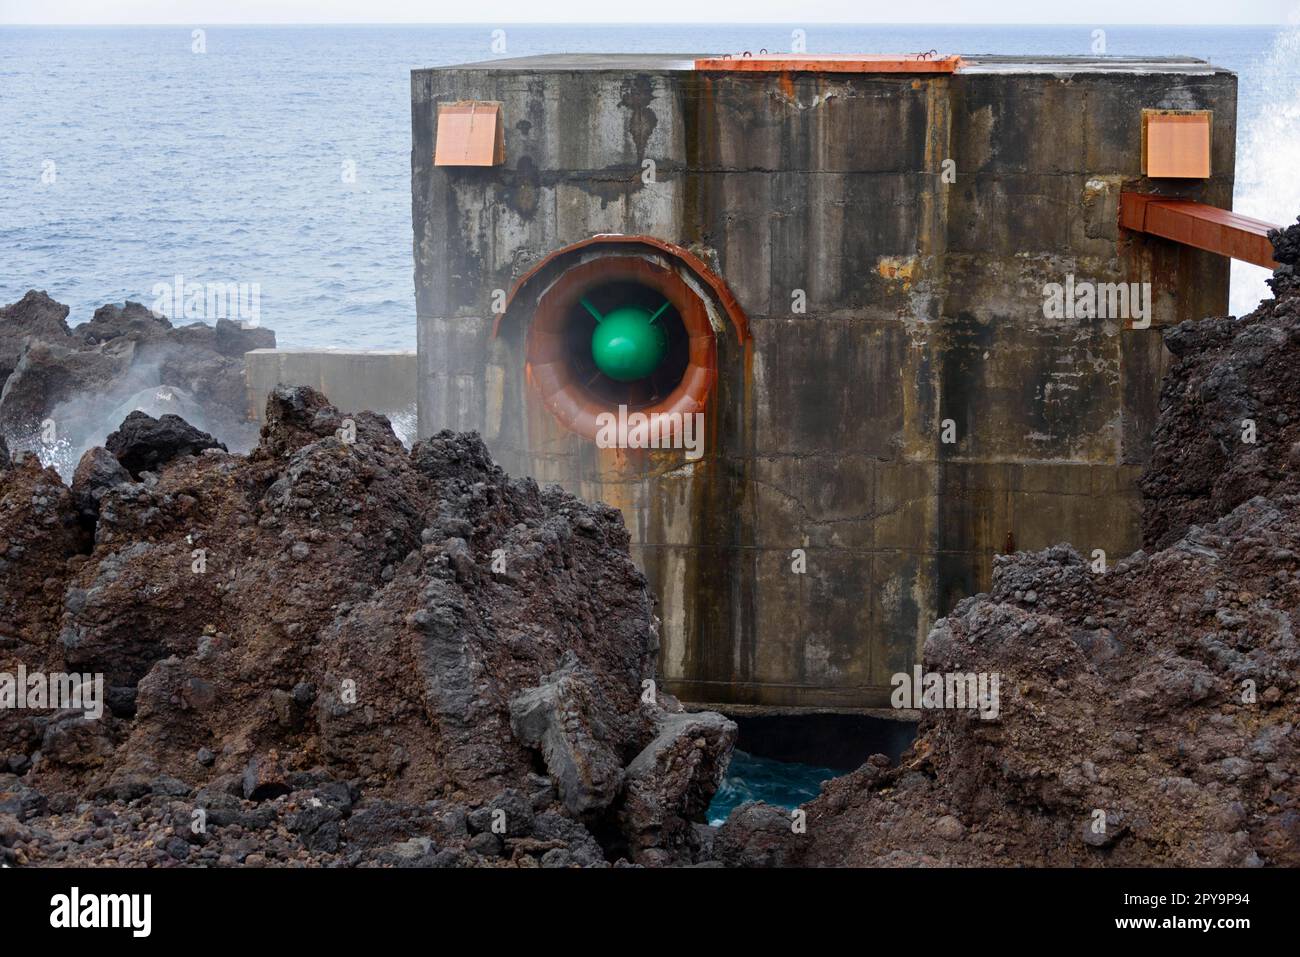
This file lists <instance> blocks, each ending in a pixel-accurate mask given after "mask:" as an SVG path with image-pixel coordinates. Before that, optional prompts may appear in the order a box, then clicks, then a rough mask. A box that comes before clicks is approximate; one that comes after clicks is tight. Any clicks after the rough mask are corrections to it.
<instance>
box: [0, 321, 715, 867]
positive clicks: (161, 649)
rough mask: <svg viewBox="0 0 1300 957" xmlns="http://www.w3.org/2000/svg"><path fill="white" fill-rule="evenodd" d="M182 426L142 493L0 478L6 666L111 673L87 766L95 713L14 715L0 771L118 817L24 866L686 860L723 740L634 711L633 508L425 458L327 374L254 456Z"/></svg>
mask: <svg viewBox="0 0 1300 957" xmlns="http://www.w3.org/2000/svg"><path fill="white" fill-rule="evenodd" d="M133 321H134V320H133ZM139 321H140V322H143V321H144V320H142V319H141V320H139ZM148 328H149V327H148V326H147V325H145V326H143V331H144V332H148ZM142 334H143V333H142ZM165 419H166V417H163V419H159V420H150V419H148V418H147V417H144V416H132V417H128V420H127V422H125V423H123V429H122V430H120V433H119V435H118V437H117V438H115V439H114V441H113V443H112V445H113V448H114V449H115V450H116V451H117V453H118V457H119V459H120V460H121V463H122V465H123V466H124V467H125V468H127V469H132V470H133V472H134V474H135V475H136V476H138V477H141V478H142V479H143V480H142V481H131V480H129V479H128V478H127V477H126V476H124V475H123V474H122V473H120V472H117V471H115V470H114V469H113V468H112V463H111V461H110V460H109V459H108V458H107V455H108V453H107V452H106V451H103V450H100V451H95V452H92V453H90V454H88V455H87V456H86V457H85V459H84V461H83V465H84V466H85V467H84V469H82V470H80V471H79V475H80V477H81V478H80V480H79V481H78V482H77V483H76V492H75V494H74V492H73V491H71V490H69V489H68V488H66V487H65V486H63V485H62V483H61V482H60V481H59V479H58V476H57V474H55V473H54V472H53V471H52V470H42V469H40V468H39V465H38V464H37V463H35V461H34V460H31V461H29V462H27V463H23V464H20V465H16V466H14V467H13V468H11V469H9V470H8V471H6V472H3V473H0V492H2V493H3V497H0V541H3V542H9V541H12V542H13V543H14V544H15V545H17V547H18V548H19V549H20V552H19V555H18V557H21V558H23V559H24V562H23V564H22V566H21V573H20V574H18V575H15V576H12V577H8V578H5V579H4V580H3V584H0V600H2V601H4V602H5V603H6V604H5V606H4V607H5V609H6V610H8V609H10V608H12V609H14V610H15V611H16V612H18V617H17V619H16V620H17V622H18V625H19V626H20V627H19V628H18V635H19V643H18V644H17V645H16V646H15V649H16V650H15V654H14V656H13V657H11V658H10V659H6V660H14V658H16V656H17V654H21V656H22V661H23V662H25V663H26V664H27V665H28V667H30V668H46V669H67V670H76V671H78V672H82V673H99V674H103V675H104V676H105V684H106V686H107V687H108V688H109V689H112V691H111V692H110V693H109V695H108V697H109V701H110V712H109V713H106V715H105V716H104V718H103V719H102V729H99V731H97V733H96V734H95V735H93V736H91V737H89V738H87V740H86V741H85V742H84V743H85V744H86V745H87V747H84V748H81V749H79V750H77V753H76V754H74V753H73V751H74V749H72V748H71V747H70V745H72V744H73V742H74V741H75V740H77V739H76V738H75V737H74V735H78V734H85V733H86V732H85V731H84V730H82V729H81V728H80V726H77V725H73V724H69V725H68V726H67V727H66V729H65V728H63V727H62V725H60V730H59V732H58V733H57V734H56V736H55V738H54V739H52V741H53V743H54V744H55V745H56V746H55V747H54V748H53V749H52V750H51V751H50V753H45V752H44V751H43V750H42V744H43V742H44V741H45V740H46V736H45V733H44V731H43V730H42V729H43V728H44V725H42V726H41V727H40V728H37V727H33V726H32V725H33V720H34V719H33V718H32V717H31V716H27V717H24V718H18V717H15V716H14V713H13V712H0V746H2V747H3V748H5V749H6V751H5V753H3V754H0V757H8V756H12V757H13V758H15V759H17V760H18V761H19V763H20V764H22V762H24V761H26V762H28V765H29V766H30V767H29V769H27V770H25V773H24V775H23V779H22V780H23V782H24V785H25V786H28V787H31V788H34V789H36V790H38V791H39V792H40V793H41V794H43V795H47V796H48V797H49V799H50V801H51V803H52V804H57V805H58V806H59V807H64V808H66V809H68V810H69V811H71V810H73V809H75V808H81V807H86V806H87V804H89V805H90V806H91V807H90V808H87V813H90V810H91V808H93V809H94V810H99V811H103V812H104V813H111V814H114V815H116V816H117V819H118V820H122V819H123V818H125V820H126V823H122V824H120V825H114V826H113V827H110V829H109V830H110V832H111V835H112V836H111V839H110V840H109V841H108V842H98V841H90V842H86V843H80V842H75V841H74V842H71V843H69V841H70V838H71V837H72V836H75V835H76V834H78V833H80V832H79V831H77V830H76V829H77V828H78V827H83V826H84V816H82V815H81V814H80V813H79V812H78V813H76V814H71V815H66V814H65V815H64V816H60V817H54V816H49V817H41V818H40V822H39V825H40V827H42V828H43V829H44V830H45V831H46V832H48V833H49V835H50V840H49V841H48V842H43V841H42V842H37V845H38V846H37V847H35V848H33V850H32V854H31V861H32V862H34V863H76V862H81V863H92V862H99V861H101V860H104V859H105V855H107V854H108V853H110V848H113V850H112V851H111V852H112V853H113V854H115V855H116V856H115V857H114V860H118V861H124V860H125V861H130V862H137V863H146V864H154V865H166V864H168V862H170V864H171V865H174V864H176V863H178V862H179V861H180V860H181V859H182V858H183V859H184V862H185V864H187V865H189V864H219V865H220V864H230V865H233V864H238V863H240V862H241V861H242V862H243V863H245V864H248V863H249V862H250V861H253V862H254V863H256V861H254V858H255V857H257V856H258V855H260V856H261V858H262V862H263V863H266V864H273V865H274V864H300V863H311V864H327V865H339V864H341V865H368V864H373V865H378V866H398V865H399V864H400V865H401V866H410V865H411V863H412V862H418V863H419V864H421V865H432V864H437V865H439V866H442V865H448V866H450V865H458V866H465V865H468V866H538V865H539V864H540V862H541V859H542V858H543V857H544V856H545V855H547V854H550V857H549V858H547V860H548V862H549V864H550V866H558V865H564V866H570V865H572V866H592V865H595V866H603V865H604V864H605V863H606V860H607V858H608V859H614V858H616V857H618V856H619V855H625V856H633V857H636V858H637V859H638V860H641V861H643V862H647V863H690V862H692V861H693V860H694V859H695V857H696V855H697V854H698V842H692V841H691V840H690V839H689V838H688V837H686V836H685V835H686V834H688V832H691V831H692V830H693V826H694V824H695V823H696V822H698V821H700V820H702V818H703V812H704V809H705V807H706V806H707V803H708V800H709V797H710V796H711V794H712V792H713V789H714V788H715V787H716V786H717V781H718V779H719V778H720V776H721V773H722V770H723V769H724V768H725V765H726V760H727V756H728V754H729V752H730V748H731V743H732V741H733V740H734V733H735V726H734V725H733V724H731V723H730V722H728V721H726V720H725V719H723V718H721V717H720V716H717V715H711V714H693V715H686V714H679V713H677V712H676V708H675V706H673V705H672V704H671V702H670V701H669V699H664V701H667V702H669V704H668V706H667V707H665V706H664V705H662V704H660V703H658V702H653V703H647V702H645V701H643V700H642V689H643V686H644V685H643V683H644V682H648V681H650V680H652V679H653V678H654V676H655V661H656V655H657V651H658V622H657V619H656V618H655V616H654V614H653V606H652V602H651V598H650V595H649V593H648V591H647V588H646V582H645V579H644V577H643V576H642V574H641V573H640V572H639V571H638V570H637V568H636V567H635V565H633V563H632V562H631V560H630V558H629V557H628V533H627V530H626V528H625V527H624V525H623V522H622V516H621V514H620V513H619V512H618V511H617V510H615V509H612V508H609V507H607V506H603V505H594V506H590V505H585V504H583V503H582V502H580V501H578V500H577V499H575V498H573V497H571V496H569V495H567V494H565V493H563V492H562V491H560V490H559V489H555V488H548V489H540V488H539V487H538V486H537V485H536V483H535V482H533V481H532V480H530V479H519V480H516V479H511V478H510V477H508V476H507V475H505V474H504V473H503V472H502V471H501V470H500V469H499V468H497V467H496V466H495V465H494V464H493V463H492V461H491V459H490V457H489V456H488V454H487V451H486V449H485V448H484V446H483V443H482V441H481V440H480V439H479V438H478V437H477V436H475V435H462V434H456V433H451V432H443V433H440V434H438V435H437V436H434V437H433V438H432V439H430V440H428V441H425V442H422V443H419V444H417V445H416V447H415V448H414V449H412V450H411V451H409V452H408V451H407V450H406V449H405V448H404V447H403V446H402V444H401V442H400V441H398V439H397V438H396V436H395V435H394V434H393V432H392V429H391V427H390V425H389V423H388V420H387V419H385V418H384V417H383V416H379V415H375V414H372V413H369V412H358V413H353V414H351V415H345V414H343V413H340V412H339V411H338V410H337V409H334V408H333V407H331V406H330V405H329V404H328V403H327V402H326V401H325V399H324V398H323V397H322V396H320V395H319V394H318V393H315V392H313V391H312V390H310V389H305V388H288V387H282V388H280V389H278V390H276V392H275V393H274V394H273V395H272V396H271V397H270V398H269V399H268V402H267V416H266V425H265V426H264V427H263V430H262V435H261V440H260V442H259V444H258V446H257V447H256V448H255V449H254V450H253V451H252V453H251V454H250V455H248V456H247V457H245V456H241V455H234V454H229V453H226V452H224V451H223V450H221V449H220V447H219V446H218V447H215V448H214V447H207V446H209V440H210V437H209V436H202V435H200V436H199V438H197V439H196V438H195V437H194V431H193V430H190V429H189V428H188V427H187V426H186V425H185V423H183V422H176V423H169V422H165ZM345 424H346V425H347V427H346V428H345ZM164 427H165V434H166V435H168V436H172V437H174V438H169V439H168V440H167V441H159V440H158V439H157V438H156V437H157V435H158V432H159V430H160V429H163V428H164ZM182 439H183V441H182ZM201 447H206V449H205V451H204V452H203V454H201V455H192V454H188V453H191V452H193V451H195V450H197V449H198V448H201ZM146 471H147V472H149V473H150V474H144V473H145V472H146ZM96 496H97V498H96ZM36 501H39V502H40V503H41V504H39V505H38V504H34V502H36ZM96 504H97V511H96V510H95V508H94V507H93V506H94V505H96ZM91 536H93V540H92V538H91ZM494 556H497V559H498V560H494ZM502 557H503V558H504V562H505V569H506V570H505V572H504V573H502V572H500V567H501V565H500V561H499V559H500V558H502ZM494 565H495V568H494ZM114 701H117V702H118V705H117V706H113V705H112V702H114ZM38 732H39V733H38ZM60 741H66V742H67V743H68V745H69V747H62V746H60V743H59V742H60ZM200 756H201V759H200ZM28 765H24V767H28ZM541 768H545V769H546V770H547V772H548V774H545V775H543V774H539V773H538V771H539V770H540V769H541ZM331 788H335V789H337V788H342V792H341V794H342V795H344V796H346V797H347V800H345V801H339V800H336V799H335V798H331V797H329V796H328V793H329V789H331ZM304 789H307V790H311V791H312V796H310V797H307V796H300V793H301V792H302V791H303V790H304ZM178 800H180V801H183V802H184V803H186V804H188V809H184V810H183V809H181V808H176V809H166V810H161V811H160V810H159V807H160V806H161V807H165V805H162V804H160V802H164V801H178ZM315 801H320V802H321V804H320V805H318V804H316V803H314V802H315ZM322 807H328V808H332V810H322ZM195 811H203V812H204V814H205V815H206V820H207V822H208V826H209V831H208V832H207V834H206V835H205V837H204V838H203V840H199V841H198V842H197V843H195V842H194V841H191V840H190V837H188V836H186V835H187V834H188V833H189V832H188V828H189V820H190V818H189V816H190V815H191V814H193V813H194V812H195ZM336 812H337V813H336ZM136 817H139V818H140V820H139V822H138V823H132V822H133V821H134V819H135V818H136ZM498 823H499V825H500V826H498ZM174 825H183V826H182V827H181V832H180V833H179V836H180V837H181V838H182V839H183V840H185V841H186V842H188V843H189V844H190V846H191V850H190V852H189V854H188V855H181V857H177V855H176V853H175V852H176V851H177V850H178V849H179V848H178V846H172V844H170V843H169V840H170V838H171V837H172V836H177V835H176V834H175V833H174V832H173V833H168V830H169V828H171V827H172V826H174ZM235 827H238V828H239V829H240V830H239V831H235V830H233V829H234V828H235ZM92 830H93V829H92ZM250 833H252V834H255V835H256V841H255V842H252V843H251V844H250V843H246V842H247V841H248V835H249V834H250ZM597 836H599V840H597ZM661 838H662V845H661V844H660V843H659V842H660V839H661ZM425 840H427V842H428V844H427V847H426V846H425V843H424V842H425ZM114 841H116V842H118V843H116V844H114V843H113V842H114ZM146 841H152V842H153V843H152V844H149V845H145V844H143V843H141V842H146ZM412 841H414V842H415V844H411V843H410V842H412ZM241 842H244V843H241ZM394 845H402V847H400V848H396V847H394ZM412 848H414V849H415V850H414V851H412ZM555 851H562V852H563V853H559V854H557V853H552V852H555Z"/></svg>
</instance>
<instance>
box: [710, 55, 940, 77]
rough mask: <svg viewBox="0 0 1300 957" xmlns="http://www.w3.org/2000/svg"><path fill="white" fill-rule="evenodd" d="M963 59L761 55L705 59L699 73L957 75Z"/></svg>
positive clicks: (901, 56)
mask: <svg viewBox="0 0 1300 957" xmlns="http://www.w3.org/2000/svg"><path fill="white" fill-rule="evenodd" d="M959 66H961V57H959V56H950V55H947V54H939V53H933V52H932V53H909V54H897V53H889V54H879V53H821V54H812V53H760V54H759V55H758V56H747V55H743V54H742V55H741V56H727V57H704V58H702V59H699V60H696V61H695V69H697V70H738V71H743V72H754V73H955V72H956V71H957V68H958V67H959Z"/></svg>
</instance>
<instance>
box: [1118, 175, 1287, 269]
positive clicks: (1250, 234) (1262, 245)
mask: <svg viewBox="0 0 1300 957" xmlns="http://www.w3.org/2000/svg"><path fill="white" fill-rule="evenodd" d="M1119 224H1120V226H1121V227H1123V228H1124V229H1131V230H1133V231H1134V232H1138V233H1147V234H1148V235H1151V236H1159V237H1161V238H1162V239H1170V240H1173V241H1174V242H1176V243H1182V244H1184V245H1186V246H1195V247H1196V248H1197V249H1204V250H1207V251H1209V252H1212V253H1218V254H1219V255H1220V256H1229V257H1231V258H1233V259H1240V260H1242V261H1243V262H1248V263H1254V264H1255V265H1256V266H1263V267H1264V268H1266V269H1276V268H1277V266H1278V264H1277V261H1276V260H1274V259H1273V244H1272V243H1270V242H1269V241H1268V234H1269V232H1270V231H1271V230H1274V229H1278V228H1279V227H1278V226H1275V225H1274V224H1272V223H1266V222H1264V221H1263V220H1262V219H1252V218H1251V217H1249V216H1242V215H1241V214H1240V213H1234V212H1231V211H1229V210H1226V209H1219V208H1218V207H1216V206H1207V205H1206V204H1205V203H1198V202H1196V201H1195V200H1190V199H1170V198H1169V197H1167V196H1150V195H1147V194H1144V193H1122V194H1121V195H1120V210H1119Z"/></svg>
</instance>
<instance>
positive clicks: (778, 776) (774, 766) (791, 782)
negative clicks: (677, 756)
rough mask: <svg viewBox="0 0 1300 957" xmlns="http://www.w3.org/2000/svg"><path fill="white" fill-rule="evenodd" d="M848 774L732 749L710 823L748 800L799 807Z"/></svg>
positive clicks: (725, 816) (712, 807)
mask: <svg viewBox="0 0 1300 957" xmlns="http://www.w3.org/2000/svg"><path fill="white" fill-rule="evenodd" d="M845 773H847V772H846V771H843V770H835V769H834V768H819V767H814V766H812V765H810V764H796V763H794V762H791V761H774V760H772V759H771V758H760V757H758V756H756V755H753V754H749V753H748V752H745V751H741V750H739V749H737V750H736V751H733V752H732V754H731V765H730V766H729V767H728V768H727V776H726V777H725V778H723V779H722V786H721V787H719V788H718V793H717V794H715V795H714V796H713V802H712V803H711V804H710V805H709V811H708V820H709V823H710V824H713V825H718V824H721V823H722V822H723V821H725V820H726V819H727V816H728V815H730V814H731V812H732V811H733V810H735V809H736V808H737V807H739V806H740V805H742V804H744V803H745V802H746V801H765V802H767V803H768V804H775V805H777V806H778V807H784V808H791V809H793V808H796V807H798V806H799V805H800V804H803V803H805V802H807V801H811V800H812V799H813V798H815V797H816V796H817V795H818V794H819V793H821V786H822V782H823V781H827V780H829V779H831V778H834V777H838V776H839V775H841V774H845Z"/></svg>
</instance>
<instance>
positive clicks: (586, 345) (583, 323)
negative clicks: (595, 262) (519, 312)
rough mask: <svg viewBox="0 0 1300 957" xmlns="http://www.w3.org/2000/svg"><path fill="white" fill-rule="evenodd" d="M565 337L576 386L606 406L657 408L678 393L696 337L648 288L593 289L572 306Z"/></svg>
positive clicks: (603, 286)
mask: <svg viewBox="0 0 1300 957" xmlns="http://www.w3.org/2000/svg"><path fill="white" fill-rule="evenodd" d="M564 336H565V351H566V353H567V354H568V356H569V358H570V361H571V363H572V366H573V372H574V379H575V381H576V382H577V383H578V384H579V385H580V386H581V387H582V389H583V390H584V391H585V392H587V393H588V394H590V395H591V397H592V398H594V399H595V400H596V401H597V402H600V403H602V404H612V405H619V404H622V405H626V406H627V407H628V408H629V409H642V408H646V407H648V406H652V405H656V404H658V403H660V402H662V401H663V400H664V399H665V398H667V397H668V396H669V395H670V394H672V392H673V390H674V389H676V388H677V386H678V384H679V383H680V382H681V381H682V375H683V374H684V373H685V372H686V367H687V365H688V364H689V362H690V337H689V336H688V335H687V332H686V326H685V325H684V324H683V322H682V317H681V314H680V313H679V312H678V311H677V307H676V306H675V305H674V304H673V303H672V301H671V300H669V299H668V297H667V296H665V295H664V294H663V293H662V292H660V291H659V290H657V289H653V288H651V287H650V286H646V285H644V284H642V283H637V282H629V281H620V282H607V283H602V284H600V285H598V286H595V287H594V288H592V289H589V290H587V292H586V293H585V294H584V295H582V296H581V297H579V298H578V300H577V302H575V303H574V304H573V305H572V306H570V308H569V310H568V315H567V316H566V321H565V328H564Z"/></svg>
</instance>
